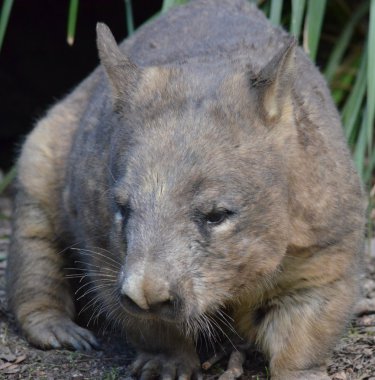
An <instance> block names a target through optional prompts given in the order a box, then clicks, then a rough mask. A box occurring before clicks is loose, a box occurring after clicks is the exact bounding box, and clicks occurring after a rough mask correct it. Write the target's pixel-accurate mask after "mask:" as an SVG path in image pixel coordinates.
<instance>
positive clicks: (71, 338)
mask: <svg viewBox="0 0 375 380" xmlns="http://www.w3.org/2000/svg"><path fill="white" fill-rule="evenodd" d="M24 331H25V335H26V338H27V339H28V341H29V342H30V343H31V344H33V345H35V346H38V347H40V348H42V349H51V348H62V347H64V348H68V349H72V350H77V351H89V350H91V349H92V348H98V347H99V344H98V342H97V340H96V338H95V337H94V335H93V334H92V333H91V332H90V331H88V330H86V329H84V328H82V327H79V326H78V325H77V324H75V323H74V322H73V321H72V320H71V319H70V318H69V317H68V316H65V315H48V313H47V314H43V315H42V316H41V315H38V317H34V318H29V319H28V324H27V326H24Z"/></svg>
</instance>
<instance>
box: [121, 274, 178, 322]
mask: <svg viewBox="0 0 375 380" xmlns="http://www.w3.org/2000/svg"><path fill="white" fill-rule="evenodd" d="M120 294H121V304H122V305H123V307H124V308H125V310H126V311H128V312H129V313H130V314H142V313H144V312H149V313H152V314H157V315H158V316H159V317H160V318H162V319H167V320H170V319H173V320H174V319H176V317H177V315H178V314H179V310H180V304H181V302H180V299H179V297H178V296H177V295H176V294H174V293H172V292H171V287H170V284H169V282H168V281H167V280H165V279H163V278H147V277H146V276H145V275H142V274H139V273H136V272H134V273H130V274H129V275H125V276H124V279H123V281H122V283H121V284H120Z"/></svg>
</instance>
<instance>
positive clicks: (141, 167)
mask: <svg viewBox="0 0 375 380" xmlns="http://www.w3.org/2000/svg"><path fill="white" fill-rule="evenodd" d="M97 44H98V50H99V56H100V61H101V66H100V67H99V68H98V69H96V70H95V71H94V73H93V74H91V75H90V76H89V77H88V78H87V79H86V80H85V81H84V82H83V83H82V84H80V85H79V86H78V87H77V88H76V89H75V90H74V91H73V92H72V93H71V94H69V95H68V96H67V97H66V98H65V99H64V100H62V101H61V102H59V103H57V104H56V105H55V106H54V107H52V108H51V109H50V110H49V112H48V113H47V115H46V116H45V117H44V118H43V119H42V120H40V121H39V122H38V124H37V125H36V127H35V129H34V130H33V131H32V132H31V133H30V135H29V136H28V137H27V139H26V141H25V143H24V145H23V148H22V152H21V154H20V157H19V160H18V189H17V194H16V199H15V215H14V230H13V236H12V243H11V252H10V256H9V261H8V273H7V287H8V296H9V305H10V307H11V308H12V310H13V311H14V313H15V315H16V318H17V321H18V322H19V324H20V326H21V328H22V330H23V332H24V334H25V336H26V338H27V339H28V340H29V341H30V342H31V343H32V344H34V345H36V346H39V347H41V348H44V349H49V348H58V347H67V348H71V349H90V348H91V347H95V346H96V340H95V338H94V336H93V334H92V333H91V332H89V331H88V330H86V329H84V328H82V327H79V326H78V325H77V324H76V323H75V322H74V319H75V316H76V311H75V306H74V295H72V292H71V289H70V287H69V283H68V279H67V277H66V274H65V272H64V268H66V267H68V265H69V264H68V263H67V259H68V257H70V254H68V251H69V250H70V251H73V252H76V253H78V257H79V258H78V259H76V261H77V262H76V266H77V269H76V271H75V272H74V273H75V274H77V273H78V275H79V276H82V278H86V279H87V282H86V285H84V286H83V288H82V289H81V292H82V293H83V295H82V296H85V298H86V300H87V303H86V305H85V306H84V308H85V309H89V308H90V307H91V310H92V313H93V315H92V317H93V318H96V317H98V316H99V315H103V316H105V317H106V318H107V319H108V321H110V322H111V323H113V324H114V325H116V326H118V327H120V328H121V329H124V330H125V331H126V336H127V339H129V341H130V342H131V343H132V344H133V345H134V346H135V348H136V349H137V351H138V356H137V358H136V359H135V362H134V364H133V367H132V368H133V371H134V374H135V375H136V376H140V377H142V378H150V377H152V376H160V377H161V378H164V379H174V378H176V377H178V378H179V379H189V378H193V377H199V376H200V375H199V367H200V363H199V359H198V355H197V353H196V349H195V342H196V339H198V336H201V335H203V336H206V339H207V340H209V341H210V342H214V341H215V340H219V339H220V337H219V336H223V337H224V339H225V340H227V341H230V342H232V343H233V345H234V346H235V347H234V348H233V352H234V353H236V351H235V349H241V347H242V348H243V347H246V345H247V344H255V345H256V346H257V347H258V348H259V349H260V350H261V351H262V352H263V353H264V354H265V355H266V357H267V358H268V359H269V368H270V372H271V376H272V378H273V379H284V380H291V379H313V378H316V379H323V378H327V375H326V374H325V370H324V366H325V363H326V359H327V357H328V356H329V352H330V350H331V349H332V348H333V346H334V345H335V343H336V342H337V340H338V339H339V337H340V335H341V334H342V333H343V331H344V329H345V325H346V324H347V322H348V321H349V319H350V317H351V315H352V309H353V304H354V303H355V301H356V298H357V296H358V282H359V271H360V262H361V252H362V246H363V240H364V236H363V235H364V232H363V231H364V202H363V192H362V188H361V185H360V181H359V178H358V176H357V174H356V172H355V169H354V167H353V164H352V161H351V158H350V153H349V150H348V148H347V146H346V143H345V139H344V136H343V132H342V129H341V125H340V118H339V115H338V113H337V111H336V109H335V106H334V104H333V102H332V100H331V98H330V95H329V91H328V89H327V85H326V83H325V81H324V79H323V78H322V76H321V75H320V74H319V72H318V70H317V69H316V67H315V66H314V65H313V64H312V63H311V61H310V60H309V59H308V58H307V56H306V54H305V53H304V52H303V51H302V50H301V49H300V48H298V47H297V46H296V44H295V42H294V40H293V39H292V38H291V37H290V36H288V35H287V33H286V32H284V31H283V30H281V29H280V28H276V27H273V26H272V25H271V24H270V22H269V21H267V20H266V18H265V17H264V16H263V14H262V13H261V12H260V11H259V10H257V9H256V8H255V6H252V5H250V4H249V3H248V2H246V1H245V0H220V1H215V0H197V1H191V2H189V3H188V4H187V5H185V6H181V7H176V8H174V9H173V10H171V11H170V12H169V13H167V14H166V15H163V16H162V17H160V18H158V19H157V20H156V21H153V22H152V23H149V24H147V25H145V26H144V27H142V28H141V29H140V30H139V31H138V32H137V33H136V34H135V35H134V36H133V37H131V38H129V39H128V40H126V41H124V42H123V43H122V44H121V45H120V47H118V46H117V44H116V43H115V40H114V38H113V36H112V35H111V33H110V31H109V29H108V28H107V27H106V26H105V25H103V24H99V25H98V27H97ZM85 286H87V287H85ZM232 369H233V368H229V371H230V370H232Z"/></svg>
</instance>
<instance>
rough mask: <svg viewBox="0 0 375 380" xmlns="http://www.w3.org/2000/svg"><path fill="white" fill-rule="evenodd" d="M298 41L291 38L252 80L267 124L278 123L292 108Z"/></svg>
mask: <svg viewBox="0 0 375 380" xmlns="http://www.w3.org/2000/svg"><path fill="white" fill-rule="evenodd" d="M295 46H296V41H295V39H294V38H291V39H290V40H289V42H288V43H287V44H286V45H285V47H283V48H282V49H281V50H280V52H279V53H278V54H276V55H275V56H274V57H273V58H272V59H271V61H270V62H269V63H268V64H267V65H266V66H265V67H264V68H263V69H262V70H261V71H260V73H259V74H258V75H257V76H256V77H253V78H251V79H250V82H251V86H252V88H253V89H255V91H256V99H257V102H258V110H259V111H260V113H261V116H262V118H263V119H265V122H266V123H275V122H277V121H278V120H279V119H280V118H281V117H282V116H283V115H284V113H290V112H291V107H292V101H291V100H292V88H293V79H294V74H295Z"/></svg>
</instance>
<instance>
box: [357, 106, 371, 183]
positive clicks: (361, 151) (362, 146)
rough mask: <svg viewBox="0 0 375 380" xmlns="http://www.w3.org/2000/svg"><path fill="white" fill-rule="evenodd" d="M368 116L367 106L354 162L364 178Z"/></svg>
mask: <svg viewBox="0 0 375 380" xmlns="http://www.w3.org/2000/svg"><path fill="white" fill-rule="evenodd" d="M367 118H368V112H367V108H365V110H364V112H363V118H362V123H361V127H360V130H359V136H358V139H357V142H356V144H355V149H354V163H355V166H356V168H357V170H358V173H359V174H360V176H361V178H362V180H364V171H365V170H364V163H365V156H366V145H367V144H366V137H367V136H366V124H367Z"/></svg>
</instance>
